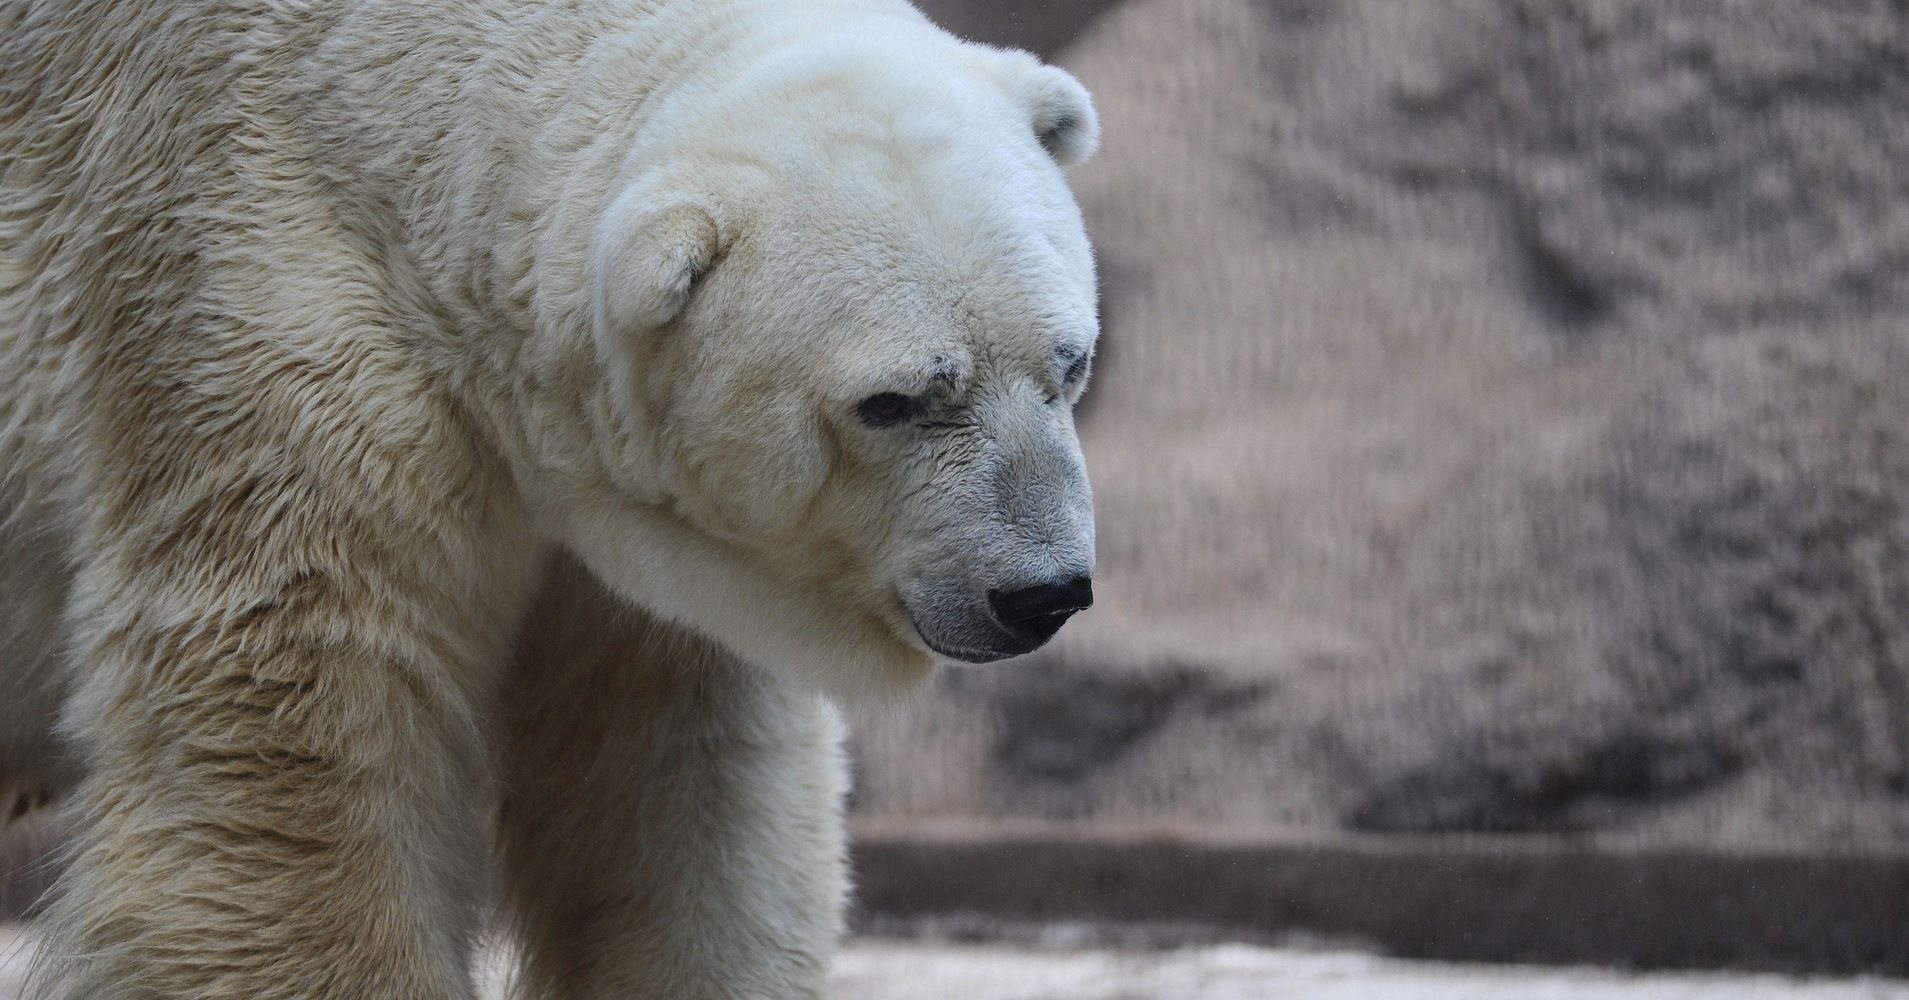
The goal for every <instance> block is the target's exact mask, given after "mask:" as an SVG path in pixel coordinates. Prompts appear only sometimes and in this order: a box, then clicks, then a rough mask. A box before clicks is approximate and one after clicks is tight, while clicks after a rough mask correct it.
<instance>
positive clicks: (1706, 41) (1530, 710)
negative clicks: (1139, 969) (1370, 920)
mask: <svg viewBox="0 0 1909 1000" xmlns="http://www.w3.org/2000/svg"><path fill="white" fill-rule="evenodd" d="M927 6H928V7H929V9H930V10H931V11H933V12H934V13H936V14H937V15H938V16H941V17H942V19H943V20H944V22H945V23H948V24H950V25H953V26H955V27H956V28H958V29H960V30H963V31H966V32H968V33H971V34H974V35H977V36H980V37H985V38H988V39H990V40H1006V41H1016V40H1023V41H1025V42H1026V43H1027V44H1030V45H1032V46H1033V47H1036V48H1039V49H1042V50H1044V51H1047V52H1050V53H1052V54H1054V56H1055V58H1057V60H1058V61H1059V62H1060V63H1062V64H1063V65H1065V66H1067V67H1068V68H1070V69H1072V70H1073V71H1075V72H1076V73H1077V74H1078V75H1079V76H1080V77H1081V78H1082V79H1083V81H1085V82H1086V84H1087V85H1088V86H1089V88H1090V89H1092V90H1093V91H1094V92H1095V94H1096V97H1097V100H1098V102H1099V106H1100V110H1101V113H1102V116H1103V119H1104V122H1105V126H1106V142H1105V148H1104V152H1103V153H1102V155H1101V156H1100V158H1098V159H1097V160H1096V161H1094V162H1093V163H1091V164H1089V165H1088V166H1086V167H1084V168H1082V169H1081V170H1080V171H1078V173H1077V174H1076V178H1075V179H1076V183H1077V188H1078V190H1079V192H1080V195H1081V198H1082V202H1083V206H1084V208H1085V209H1086V211H1087V214H1088V218H1089V225H1090V228H1091V229H1092V231H1093V233H1094V236H1095V238H1096V241H1097V245H1098V247H1099V251H1100V254H1101V260H1102V266H1103V273H1104V284H1105V295H1104V298H1105V302H1104V306H1105V309H1104V312H1105V316H1104V319H1105V338H1104V342H1103V348H1102V354H1101V357H1100V360H1099V361H1098V362H1097V366H1096V373H1095V377H1094V386H1093V389H1092V391H1091V392H1090V393H1089V396H1088V401H1087V402H1086V403H1085V404H1084V410H1083V434H1084V438H1085V444H1086V448H1087V451H1088V457H1089V461H1090V464H1091V467H1092V470H1093V473H1094V477H1095V483H1096V489H1097V497H1098V503H1099V508H1100V518H1101V521H1100V544H1101V556H1102V568H1101V570H1100V572H1099V574H1098V577H1097V580H1096V591H1097V594H1098V595H1099V597H1100V604H1099V606H1098V607H1096V608H1095V609H1094V611H1092V612H1091V613H1089V614H1087V615H1085V616H1083V617H1082V618H1080V619H1078V620H1077V623H1076V624H1073V625H1070V626H1069V627H1068V629H1067V630H1066V631H1064V632H1063V634H1062V638H1061V639H1060V640H1059V641H1058V642H1057V645H1056V646H1055V647H1054V648H1052V649H1051V651H1049V652H1046V653H1044V654H1042V655H1039V656H1037V657H1035V658H1032V659H1030V660H1025V661H1016V662H1011V663H1009V664H1006V665H1003V666H999V667H991V668H984V669H974V670H958V671H955V672H952V673H949V674H948V675H946V676H945V677H943V678H942V679H941V681H940V682H939V683H938V685H937V687H936V689H935V690H934V691H933V692H932V694H931V696H930V697H929V699H927V701H926V702H925V703H924V704H923V705H921V706H919V707H917V708H915V709H913V710H910V711H904V712H901V713H897V714H893V715H887V716H871V717H868V718H864V719H860V720H858V723H859V730H860V733H861V735H860V737H859V741H858V748H859V753H858V758H859V762H860V768H861V787H860V791H859V793H858V795H859V797H858V808H859V809H860V810H862V811H863V812H865V813H867V814H869V815H872V816H878V817H883V818H892V817H902V818H908V817H914V818H933V817H940V816H976V815H979V816H998V817H1016V818H1048V819H1068V820H1084V821H1093V820H1111V819H1120V820H1134V819H1141V820H1154V819H1169V820H1174V821H1184V822H1191V823H1197V824H1202V825H1212V826H1221V827H1228V828H1244V829H1260V828H1264V829H1276V830H1280V831H1286V832H1293V831H1299V832H1302V833H1306V834H1315V835H1322V836H1331V835H1332V834H1333V832H1334V831H1342V830H1361V831H1454V830H1464V831H1473V830H1476V831H1522V832H1531V833H1535V834H1541V835H1556V834H1561V833H1571V834H1573V835H1579V836H1590V837H1592V838H1595V839H1598V840H1604V841H1615V842H1625V843H1630V842H1637V843H1649V844H1665V843H1680V844H1699V845H1711V846H1718V847H1750V846H1763V847H1798V848H1804V849H1811V850H1819V849H1821V850H1841V849H1851V848H1900V847H1901V846H1903V845H1905V844H1909V336H1906V334H1909V323H1906V322H1905V320H1906V319H1909V281H1906V280H1905V277H1904V275H1905V268H1906V267H1909V8H1905V7H1904V5H1903V4H1901V3H1893V2H1885V0H1868V2H1864V0H1837V2H1819V3H1811V4H1747V3H1738V2H1726V0H1674V2H1669V3H1665V2H1661V0H1454V2H1447V3H1438V4H1408V3H1398V2H1395V0H1257V2H1255V0H1121V2H1118V3H1111V4H1109V3H1087V2H1075V0H1070V2H1062V3H1055V4H1040V5H1017V4H1008V3H998V2H989V0H939V2H935V3H929V4H927ZM1030 11H1034V12H1038V14H1036V13H1029V12H1030Z"/></svg>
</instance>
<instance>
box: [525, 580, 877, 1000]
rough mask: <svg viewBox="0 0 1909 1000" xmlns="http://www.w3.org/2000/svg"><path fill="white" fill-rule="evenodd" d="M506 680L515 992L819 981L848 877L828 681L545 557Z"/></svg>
mask: <svg viewBox="0 0 1909 1000" xmlns="http://www.w3.org/2000/svg"><path fill="white" fill-rule="evenodd" d="M528 629H529V633H528V634H527V636H526V638H525V641H524V643H523V644H522V646H521V647H520V648H521V653H520V659H519V662H518V664H517V667H516V672H515V675H514V677H513V680H512V682H511V685H510V690H509V692H508V694H507V696H506V697H507V702H506V704H507V706H508V708H509V711H510V712H511V713H512V717H511V730H512V735H511V738H510V744H509V746H508V748H507V751H506V752H507V753H508V754H509V755H510V756H509V760H508V762H507V763H506V765H505V767H506V771H507V775H508V777H507V781H506V787H507V789H508V791H507V793H506V794H507V798H506V802H505V806H504V823H503V831H502V835H503V852H502V853H503V861H504V865H505V869H506V872H505V879H506V886H507V888H506V892H507V895H508V898H509V901H510V904H511V907H512V910H513V913H514V916H515V918H516V920H517V923H518V926H519V929H520V931H521V935H522V942H523V945H524V948H525V955H524V962H523V968H522V975H521V978H522V986H523V987H524V995H525V996H528V997H537V998H552V1000H555V998H559V997H561V998H563V1000H597V998H612V997H614V998H620V1000H627V998H636V997H670V998H672V1000H704V998H738V1000H739V998H751V1000H758V998H759V1000H771V998H773V1000H784V998H803V997H821V996H823V995H825V978H826V974H827V966H828V960H829V957H830V956H831V954H832V953H833V952H834V949H835V945H836V941H837V939H838V938H839V937H840V935H841V928H842V909H843V903H844V897H845V893H846V876H845V861H844V857H843V829H842V819H841V800H842V794H843V790H844V787H845V784H846V770H845V767H844V763H843V760H842V757H841V750H840V741H841V725H840V721H839V718H838V717H837V715H836V713H835V711H834V709H833V708H832V707H831V706H830V705H829V704H828V703H827V702H826V701H825V700H824V699H822V698H821V697H820V696H818V695H815V694H813V693H810V692H807V691H802V690H797V689H795V688H793V687H792V686H791V685H790V684H789V683H788V682H787V681H785V680H782V679H780V678H777V677H775V676H773V675H770V674H769V673H767V672H766V671H761V670H757V669H753V668H751V667H748V666H746V665H743V664H741V663H738V662H737V661H735V660H734V659H732V658H731V657H729V656H728V655H726V654H724V653H723V652H722V651H721V650H719V649H717V648H715V647H714V646H712V645H711V644H709V643H708V642H706V641H704V640H702V639H700V638H697V637H694V636H691V635H688V634H686V633H683V632H681V631H679V630H677V629H675V628H672V627H670V626H666V625H662V624H660V623H657V622H655V621H654V620H652V619H650V618H648V617H646V616H644V615H642V614H640V613H639V612H636V611H633V610H631V609H629V608H627V606H624V605H622V604H621V603H620V602H619V601H618V600H617V599H616V598H615V597H613V596H612V595H610V594H609V593H608V592H606V591H605V590H604V589H603V587H602V586H601V585H599V584H598V583H596V582H595V580H594V579H592V578H591V577H590V576H589V575H588V573H587V571H584V570H582V569H581V568H580V567H577V566H575V565H574V564H571V563H568V562H565V563H561V564H559V565H558V566H557V567H555V568H554V570H553V572H552V574H551V576H550V578H549V582H548V585H547V587H546V589H545V591H544V592H543V596H542V598H541V599H540V600H539V602H538V606H537V610H535V611H534V612H533V613H532V615H531V617H530V618H529V625H528Z"/></svg>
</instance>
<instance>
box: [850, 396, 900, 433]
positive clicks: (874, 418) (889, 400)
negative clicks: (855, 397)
mask: <svg viewBox="0 0 1909 1000" xmlns="http://www.w3.org/2000/svg"><path fill="white" fill-rule="evenodd" d="M914 411H915V401H914V400H913V399H911V398H909V397H907V396H904V395H902V394H901V393H899V392H878V393H876V394H875V395H873V396H870V397H868V398H867V399H864V400H862V401H861V402H860V403H857V404H855V415H856V416H858V417H860V418H862V423H865V424H867V425H868V426H870V427H893V426H894V425H896V424H898V423H900V422H901V421H902V420H904V419H906V418H907V416H908V415H909V414H911V413H913V412H914Z"/></svg>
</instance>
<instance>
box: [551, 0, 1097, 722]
mask: <svg viewBox="0 0 1909 1000" xmlns="http://www.w3.org/2000/svg"><path fill="white" fill-rule="evenodd" d="M658 100H659V107H658V109H657V111H656V112H655V114H654V115H653V116H652V117H651V119H650V121H649V122H648V123H647V124H646V125H645V126H644V130H643V133H642V134H641V136H640V137H639V140H638V141H637V142H636V143H635V144H634V145H635V147H636V150H637V152H635V153H633V154H632V155H631V156H630V157H629V159H627V160H626V161H625V162H624V163H623V164H622V165H621V167H620V168H619V172H618V178H617V181H616V182H615V184H614V185H613V186H612V188H611V190H610V192H609V195H608V199H607V200H608V204H607V207H606V208H605V209H604V210H603V212H602V214H601V216H600V218H599V220H598V225H597V228H596V233H595V238H594V245H593V250H592V255H591V260H590V272H591V277H590V325H591V330H592V340H593V343H594V347H595V351H596V355H597V358H596V360H597V363H598V364H600V365H601V367H602V370H603V372H604V373H605V376H606V377H605V380H604V386H605V389H604V392H605V400H606V402H605V405H604V406H603V408H602V416H603V423H602V426H600V427H599V428H598V430H597V434H598V437H599V439H600V440H599V447H600V448H601V450H602V451H603V452H604V453H605V454H606V455H607V456H609V457H608V458H607V459H606V466H607V471H608V473H609V478H610V479H611V480H612V481H614V482H615V483H616V484H617V485H616V488H615V489H616V492H617V494H618V496H617V497H616V498H615V499H614V500H602V499H601V498H599V500H598V501H597V502H592V503H586V504H579V505H576V509H577V511H578V513H576V514H574V515H573V517H572V521H573V526H572V536H573V544H574V545H575V546H576V547H577V549H578V551H579V553H580V554H581V555H582V556H583V558H584V560H585V561H586V562H587V563H589V564H590V565H591V566H592V567H593V568H595V569H596V571H597V572H598V573H599V574H600V575H602V576H604V577H605V578H606V579H607V580H609V582H610V583H611V584H612V585H613V586H616V587H617V588H618V589H620V590H622V591H623V592H624V594H625V596H627V597H629V598H630V599H632V600H635V601H637V602H639V603H641V604H644V605H646V606H648V607H650V608H651V609H652V610H655V611H659V612H661V613H663V614H665V615H667V616H671V617H674V618H676V619H677V620H679V621H681V622H683V623H685V624H687V625H689V626H691V627H693V628H696V629H698V630H700V631H703V632H705V633H707V634H709V635H711V636H712V637H714V638H716V639H717V640H719V641H721V642H724V643H726V644H728V645H729V646H730V647H731V648H732V649H733V650H735V651H736V652H738V653H739V654H741V655H742V656H743V657H744V658H746V659H749V660H753V661H757V662H759V663H760V664H761V665H762V666H765V667H769V668H782V669H791V670H794V671H796V672H797V673H800V674H804V675H806V676H808V677H810V678H813V679H816V680H819V681H820V682H821V683H822V684H823V685H824V686H826V687H828V688H830V689H832V690H834V691H836V692H838V693H853V692H859V691H864V690H867V689H869V688H871V687H872V688H875V689H878V690H879V689H889V688H894V687H896V686H897V684H898V682H899V683H901V684H906V683H908V682H912V681H915V680H918V679H919V678H920V677H922V676H924V675H925V673H926V671H927V669H928V668H929V666H931V665H932V663H933V661H934V660H935V659H936V658H948V659H955V660H963V661H970V662H981V661H987V660H994V659H999V658H1002V657H1008V656H1013V655H1017V654H1020V653H1025V652H1028V651H1030V650H1032V649H1034V648H1036V647H1038V646H1040V645H1041V644H1042V643H1044V642H1046V641H1047V639H1048V638H1049V637H1051V636H1052V635H1053V634H1054V633H1055V631H1056V630H1057V629H1059V628H1060V626H1061V624H1062V623H1063V622H1064V621H1066V620H1067V618H1068V616H1069V615H1071V614H1073V613H1074V612H1076V611H1078V610H1080V609H1082V608H1085V607H1087V605H1088V604H1089V603H1091V600H1092V590H1091V584H1090V578H1091V575H1092V572H1093V568H1094V538H1093V535H1094V527H1093V511H1092V501H1091V497H1090V494H1089V490H1088V482H1087V475H1086V471H1085V468H1084V466H1083V463H1082V458H1081V452H1080V446H1079V443H1078V440H1077V439H1076V437H1075V431H1074V420H1073V413H1072V407H1073V404H1074V403H1075V401H1076V400H1078V399H1079V397H1080V394H1081V391H1082V389H1083V387H1084V386H1085V384H1086V381H1087V376H1088V370H1089V367H1090V363H1091V359H1092V357H1093V352H1094V344H1095V339H1096V336H1097V333H1098V324H1097V317H1096V287H1095V275H1094V266H1093V258H1092V253H1091V251H1090V249H1089V246H1088V242H1087V238H1086V235H1085V232H1084V230H1083V227H1082V223H1081V217H1080V213H1079V210H1078V208H1077V207H1076V205H1075V202H1074V199H1073V197H1072V195H1071V194H1070V192H1069V191H1068V189H1067V186H1066V184H1065V182H1064V180H1063V177H1062V172H1061V170H1062V168H1063V167H1064V166H1068V165H1072V164H1074V163H1078V162H1079V161H1081V160H1082V159H1084V158H1085V157H1086V156H1088V155H1089V154H1090V153H1091V152H1092V150H1093V149H1094V146H1095V144H1096V142H1097V139H1098V125H1097V122H1096V118H1095V114H1094V109H1093V106H1092V104H1091V102H1090V100H1089V98H1088V95H1087V93H1086V92H1085V91H1084V90H1083V89H1082V87H1081V86H1080V84H1079V83H1077V82H1076V81H1075V80H1074V79H1073V78H1072V77H1070V76H1068V75H1067V74H1066V73H1064V72H1062V71H1061V70H1058V69H1055V68H1052V67H1049V66H1045V65H1042V64H1041V63H1039V62H1038V61H1037V60H1035V59H1034V58H1033V57H1031V56H1029V55H1027V54H1025V53H1019V52H1008V51H1003V50H997V49H991V48H985V47H980V46H974V45H969V44H965V43H959V42H956V41H955V40H954V39H952V38H951V37H949V36H947V35H945V34H942V33H941V32H940V31H939V30H937V29H934V28H932V27H931V26H929V25H927V24H926V23H925V22H919V21H910V20H907V19H896V20H887V19H884V20H881V21H879V22H876V23H871V24H867V25H864V26H861V27H856V26H847V27H845V26H843V25H839V24H838V25H833V26H832V27H831V28H830V30H827V31H821V32H815V33H810V34H805V33H803V32H802V31H800V30H793V29H792V30H789V31H787V32H786V33H785V35H784V36H783V38H782V40H780V41H779V42H778V43H777V44H776V45H774V46H771V47H769V48H768V49H767V50H766V51H763V52H760V53H756V54H754V55H752V56H751V57H750V58H749V59H748V60H747V62H746V64H745V65H743V66H742V67H741V68H740V69H738V70H737V71H736V72H735V73H734V74H733V75H730V76H727V77H724V78H722V79H709V78H705V79H703V80H700V81H698V82H696V83H694V84H692V85H686V86H682V87H679V88H677V89H676V90H674V91H672V92H670V93H668V94H667V95H665V96H663V97H661V98H659V99H658Z"/></svg>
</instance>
